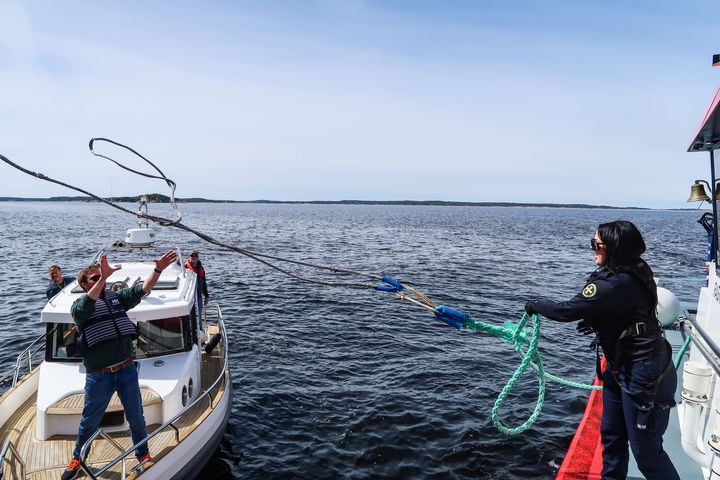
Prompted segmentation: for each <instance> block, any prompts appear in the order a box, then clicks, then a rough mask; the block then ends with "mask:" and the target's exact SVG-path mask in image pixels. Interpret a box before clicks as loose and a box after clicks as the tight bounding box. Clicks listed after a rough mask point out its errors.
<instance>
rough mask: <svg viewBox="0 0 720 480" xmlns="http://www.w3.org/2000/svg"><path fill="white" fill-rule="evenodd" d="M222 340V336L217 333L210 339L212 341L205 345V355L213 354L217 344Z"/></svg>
mask: <svg viewBox="0 0 720 480" xmlns="http://www.w3.org/2000/svg"><path fill="white" fill-rule="evenodd" d="M221 338H222V334H220V333H216V334H215V335H213V336H212V337H211V338H210V341H209V342H208V343H207V345H205V353H208V354H209V353H210V352H212V351H213V350H214V349H215V347H217V344H218V343H220V339H221Z"/></svg>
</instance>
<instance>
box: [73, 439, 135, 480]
mask: <svg viewBox="0 0 720 480" xmlns="http://www.w3.org/2000/svg"><path fill="white" fill-rule="evenodd" d="M99 436H102V437H103V438H105V439H106V440H107V441H109V442H110V444H111V445H112V446H113V447H115V448H116V449H118V450H119V451H120V453H123V452H124V451H125V450H123V448H122V445H120V444H119V443H117V442H116V441H115V440H114V439H113V438H112V437H111V436H110V435H108V434H107V433H105V431H104V430H103V429H101V428H98V429H97V430H96V431H95V433H93V434H92V435H90V438H88V441H87V442H85V444H84V445H83V448H82V450H80V458H82V462H80V468H82V470H83V472H85V473H86V474H88V475H90V476H91V477H92V473H90V472H89V468H88V466H87V465H86V464H85V460H86V459H87V456H88V455H89V454H90V452H89V451H87V450H86V449H85V448H84V447H85V445H87V444H88V443H92V442H93V441H94V440H95V439H96V438H97V437H99ZM93 478H94V477H93ZM122 478H125V457H123V460H122Z"/></svg>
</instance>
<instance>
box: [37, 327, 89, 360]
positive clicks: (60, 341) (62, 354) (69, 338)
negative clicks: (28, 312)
mask: <svg viewBox="0 0 720 480" xmlns="http://www.w3.org/2000/svg"><path fill="white" fill-rule="evenodd" d="M76 338H77V327H75V324H74V323H55V324H52V323H49V324H48V326H47V339H48V341H47V342H46V350H45V358H46V359H47V360H55V361H66V362H77V361H79V360H80V359H81V357H80V353H78V351H77V347H76V346H75V340H76Z"/></svg>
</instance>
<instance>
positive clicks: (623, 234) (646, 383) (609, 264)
mask: <svg viewBox="0 0 720 480" xmlns="http://www.w3.org/2000/svg"><path fill="white" fill-rule="evenodd" d="M590 245H591V248H592V250H593V251H594V252H595V264H596V265H597V266H598V268H597V270H595V272H593V273H592V275H590V278H588V280H587V283H586V285H585V286H584V287H583V289H582V291H581V292H580V293H579V294H578V295H576V296H575V297H573V298H571V299H570V300H568V301H565V302H553V301H550V300H531V301H529V302H528V303H527V305H525V311H526V312H527V313H528V314H533V313H539V314H541V315H543V316H545V317H547V318H549V319H552V320H557V321H560V322H572V321H575V320H582V321H581V322H579V323H578V327H577V328H578V331H579V332H581V333H584V334H589V333H592V332H595V333H596V334H597V337H598V340H599V342H600V345H601V346H602V349H603V353H604V354H605V358H606V359H607V362H608V364H607V368H606V369H605V371H604V372H603V373H602V376H603V381H604V388H603V414H602V424H601V430H600V436H601V439H602V445H603V470H602V478H603V479H606V480H607V479H625V478H626V477H627V470H628V460H629V453H628V443H629V444H630V447H631V448H632V452H633V455H634V456H635V460H636V461H637V464H638V467H639V468H640V471H641V472H642V474H643V475H644V476H645V478H647V479H648V480H660V479H662V480H665V479H668V480H679V478H680V477H679V476H678V473H677V471H676V470H675V467H674V466H673V464H672V462H671V461H670V458H669V457H668V455H667V453H666V452H665V451H664V450H663V448H662V436H663V433H664V432H665V429H666V428H667V424H668V418H669V415H670V408H671V407H672V406H674V405H675V400H674V395H675V387H676V385H677V376H676V373H675V369H674V366H673V364H672V351H671V349H670V345H669V344H668V343H667V341H666V340H665V338H664V337H663V335H662V331H661V329H660V326H659V322H658V320H657V314H656V307H657V287H656V285H655V280H654V279H653V272H652V270H651V269H650V266H648V264H647V263H645V260H643V259H642V258H640V255H642V254H643V253H644V252H645V242H644V240H643V238H642V235H641V234H640V232H639V231H638V229H637V227H635V225H634V224H632V223H631V222H628V221H624V220H618V221H615V222H610V223H603V224H601V225H600V226H599V227H598V229H597V232H596V233H595V237H594V238H593V239H592V240H591V241H590Z"/></svg>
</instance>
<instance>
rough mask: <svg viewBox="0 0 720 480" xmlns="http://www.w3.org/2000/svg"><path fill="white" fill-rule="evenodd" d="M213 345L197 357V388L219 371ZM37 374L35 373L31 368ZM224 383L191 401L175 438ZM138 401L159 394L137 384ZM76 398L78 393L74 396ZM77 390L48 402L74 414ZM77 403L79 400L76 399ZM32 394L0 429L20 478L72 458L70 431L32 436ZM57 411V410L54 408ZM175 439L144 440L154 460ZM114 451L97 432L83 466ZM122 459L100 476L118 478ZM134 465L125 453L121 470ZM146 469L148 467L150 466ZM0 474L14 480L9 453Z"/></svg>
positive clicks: (97, 463)
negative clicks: (11, 448) (45, 437)
mask: <svg viewBox="0 0 720 480" xmlns="http://www.w3.org/2000/svg"><path fill="white" fill-rule="evenodd" d="M217 352H218V349H216V350H215V351H214V352H213V353H214V354H213V355H208V354H206V353H205V352H203V354H202V356H203V362H202V379H203V382H202V383H203V385H202V390H203V391H206V390H207V388H208V387H209V386H210V385H212V383H213V382H214V381H215V380H216V379H217V378H218V377H219V375H220V374H221V373H222V368H223V364H224V361H223V360H224V359H223V358H222V354H217ZM35 374H37V372H35ZM224 389H225V387H224V383H223V382H221V384H220V388H219V390H217V391H215V392H213V395H212V396H211V397H212V398H213V399H214V401H212V402H211V400H210V398H209V397H208V398H206V399H204V400H202V401H200V402H198V404H197V405H195V406H194V407H192V409H190V410H189V411H188V412H187V413H186V414H185V415H184V416H183V417H182V418H181V419H179V420H178V422H176V423H175V426H176V427H177V428H178V430H179V438H180V441H181V442H182V441H183V439H185V438H186V437H187V436H188V435H189V434H190V433H191V432H192V431H193V430H195V428H196V427H197V426H198V425H199V424H200V422H202V420H203V419H205V417H207V416H208V415H209V414H210V412H211V411H212V410H213V408H214V407H215V406H216V404H217V399H218V398H220V396H221V395H222V393H223V392H224ZM143 390H144V391H143V392H142V393H143V404H149V403H146V402H150V403H157V402H159V401H160V398H159V397H158V396H157V395H156V394H155V393H154V392H152V391H150V390H146V389H143ZM78 397H79V398H78ZM82 399H83V395H82V394H79V395H72V396H70V397H66V399H63V400H61V401H60V402H58V404H56V405H55V406H53V407H52V408H58V409H62V410H64V412H62V413H80V412H79V411H77V409H78V405H79V408H80V411H81V410H82ZM78 402H79V403H78ZM35 403H36V394H34V395H33V396H32V397H30V399H28V401H26V402H25V403H24V404H23V405H22V407H21V408H19V409H18V410H17V411H16V412H15V413H14V414H13V415H12V417H10V419H9V420H8V421H7V423H6V424H5V425H3V427H2V430H1V431H0V445H4V444H5V441H6V440H10V441H11V442H12V444H13V445H14V446H15V448H16V450H17V451H18V454H19V455H20V457H22V459H23V461H24V462H25V479H26V480H57V479H58V478H60V475H61V474H62V472H63V471H64V470H65V467H66V466H67V463H68V461H69V460H70V458H71V457H72V451H73V449H74V448H75V438H76V437H75V436H74V435H72V436H71V435H56V436H53V437H51V438H50V439H48V440H46V441H40V440H37V439H36V437H35V416H36V411H37V409H36V405H35ZM121 408H122V407H121V406H120V404H119V402H117V404H113V403H112V402H111V405H110V406H109V407H108V410H116V411H117V410H119V409H121ZM56 413H60V411H58V412H56ZM158 427H160V425H158V424H154V425H148V434H149V433H151V432H153V431H154V430H155V429H157V428H158ZM110 437H111V438H112V439H113V440H115V441H116V442H117V443H118V444H119V445H120V446H121V447H122V448H123V449H128V448H130V447H131V446H132V439H131V438H130V432H129V431H125V432H115V433H111V434H110ZM177 444H178V442H177V440H176V437H175V431H174V430H172V429H167V430H166V431H164V432H161V433H159V434H158V435H156V436H155V437H153V438H152V439H151V440H150V442H149V446H150V453H151V455H152V456H153V459H154V461H155V462H157V461H159V460H160V459H161V458H162V457H163V456H164V455H165V454H167V452H169V451H170V450H172V449H173V448H174V447H175V446H176V445H177ZM119 454H120V451H119V450H118V449H117V447H115V446H114V445H112V444H111V443H110V442H109V441H108V440H106V439H105V438H103V437H98V438H97V439H96V440H95V441H94V442H93V448H92V450H91V452H90V455H89V456H88V461H87V463H88V465H90V466H91V467H93V468H95V469H97V468H100V467H101V466H102V465H103V464H105V463H107V462H109V461H111V460H113V459H115V458H116V457H117V456H118V455H119ZM121 465H122V462H120V463H118V464H117V465H115V467H114V468H113V469H112V470H111V471H112V473H108V474H105V475H103V477H102V478H103V479H113V480H123V477H122V466H121ZM136 465H137V460H135V457H134V455H130V456H129V457H127V458H126V460H125V473H126V475H130V473H131V470H132V468H133V467H134V466H136ZM151 468H152V467H151ZM2 474H3V475H2V478H7V479H20V478H21V475H20V463H19V462H17V461H16V459H15V457H14V456H13V454H12V453H10V452H8V454H7V455H6V458H5V460H4V463H3V469H2ZM78 478H86V476H85V475H84V474H80V476H79V477H78Z"/></svg>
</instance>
